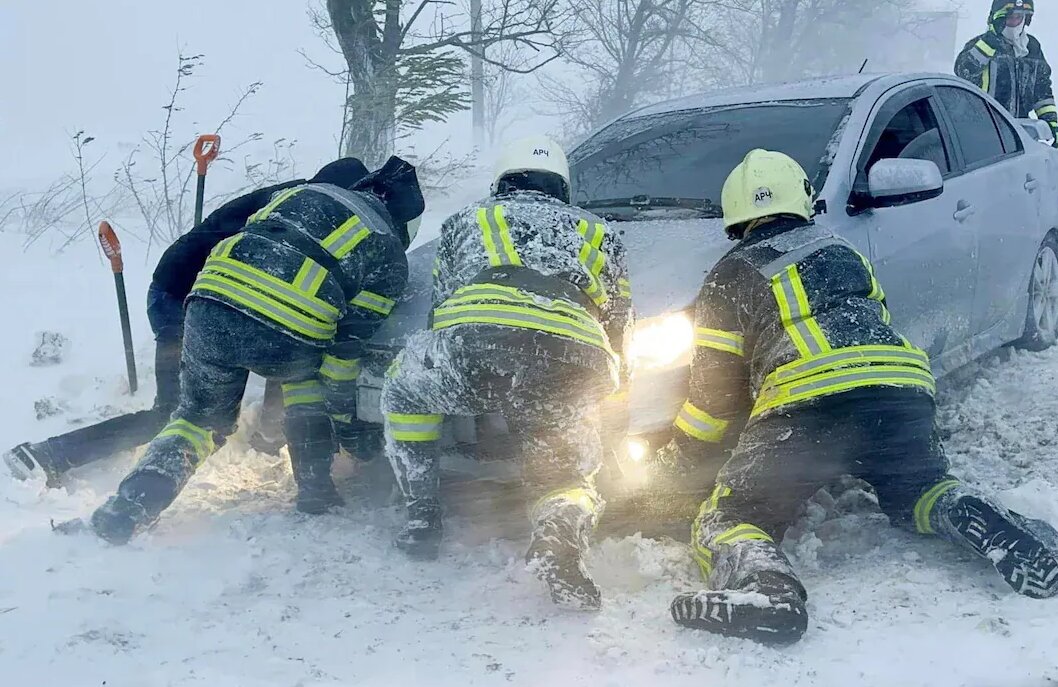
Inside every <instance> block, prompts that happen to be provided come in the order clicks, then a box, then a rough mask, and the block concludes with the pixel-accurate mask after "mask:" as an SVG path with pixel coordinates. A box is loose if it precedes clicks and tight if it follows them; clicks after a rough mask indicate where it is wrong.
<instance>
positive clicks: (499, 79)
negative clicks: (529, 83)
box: [482, 43, 532, 146]
mask: <svg viewBox="0 0 1058 687" xmlns="http://www.w3.org/2000/svg"><path fill="white" fill-rule="evenodd" d="M489 54H490V55H491V56H493V57H494V58H495V59H496V61H497V62H499V63H501V64H502V65H512V66H514V67H515V69H508V68H506V67H505V66H497V65H491V64H490V65H488V66H486V67H485V69H484V72H485V74H484V78H483V79H482V81H483V85H484V89H483V90H484V108H483V118H484V122H483V125H484V133H485V142H486V143H488V145H490V146H494V145H496V144H497V143H498V142H499V140H500V138H502V137H503V135H504V133H505V132H506V131H507V129H508V128H510V127H511V126H512V125H514V124H515V123H517V122H518V121H519V120H520V119H523V118H524V117H525V116H526V115H527V114H528V110H527V108H525V107H524V106H522V103H523V102H524V101H525V96H526V93H525V89H524V88H523V87H522V83H521V80H522V79H524V73H523V71H524V70H523V67H525V66H527V64H526V63H527V60H531V59H532V58H531V57H526V56H525V55H523V54H522V51H521V50H519V48H518V46H517V45H515V44H513V43H505V44H502V45H499V46H497V47H496V48H495V49H493V50H490V51H489Z"/></svg>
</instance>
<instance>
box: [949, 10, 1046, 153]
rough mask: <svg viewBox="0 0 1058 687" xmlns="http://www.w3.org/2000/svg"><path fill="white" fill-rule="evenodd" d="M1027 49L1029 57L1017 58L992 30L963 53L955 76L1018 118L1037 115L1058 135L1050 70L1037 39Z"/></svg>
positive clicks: (1001, 38)
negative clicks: (973, 86)
mask: <svg viewBox="0 0 1058 687" xmlns="http://www.w3.org/2000/svg"><path fill="white" fill-rule="evenodd" d="M1028 48H1029V54H1028V55H1026V56H1025V57H1017V56H1016V55H1015V53H1014V46H1013V45H1012V44H1011V43H1010V41H1008V40H1007V39H1006V38H1004V37H1003V36H1002V35H1001V34H998V33H996V32H995V30H989V31H988V32H986V33H983V34H981V35H980V36H978V37H976V38H974V39H973V40H971V41H970V42H969V43H967V44H966V47H964V48H963V49H962V52H961V53H959V57H958V58H957V59H956V60H955V74H956V75H957V76H960V77H962V78H963V79H966V80H967V81H969V82H970V83H972V84H974V85H975V86H978V87H980V88H981V90H983V91H985V92H986V93H988V94H989V95H991V96H992V97H993V98H995V99H996V100H998V101H999V103H1000V104H1001V105H1003V106H1004V107H1006V108H1007V110H1009V111H1010V113H1011V114H1012V115H1014V116H1015V117H1021V118H1024V117H1028V116H1029V113H1030V112H1034V113H1035V114H1036V117H1038V118H1039V119H1041V120H1043V121H1045V122H1047V123H1048V124H1049V125H1050V127H1051V131H1052V132H1058V108H1056V107H1055V102H1054V93H1053V91H1052V86H1051V66H1050V65H1049V64H1048V63H1047V59H1046V58H1045V57H1044V56H1043V49H1042V48H1041V47H1040V42H1039V41H1038V40H1036V38H1035V37H1033V36H1029V45H1028ZM1056 138H1058V137H1056Z"/></svg>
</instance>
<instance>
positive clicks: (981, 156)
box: [937, 86, 1006, 167]
mask: <svg viewBox="0 0 1058 687" xmlns="http://www.w3.org/2000/svg"><path fill="white" fill-rule="evenodd" d="M937 92H938V93H939V94H940V100H941V102H942V103H944V108H945V109H946V110H947V111H948V115H949V116H950V117H951V123H952V126H954V127H955V131H956V134H957V136H958V138H959V148H960V149H961V150H962V155H963V161H964V163H965V164H966V166H967V167H972V166H974V165H977V164H981V163H984V162H988V161H990V160H994V159H996V158H999V157H1002V156H1003V155H1005V154H1006V151H1005V150H1004V147H1003V140H1002V138H1001V137H1000V134H999V130H998V129H997V128H996V123H995V121H994V120H993V119H992V113H991V112H989V107H988V103H987V102H985V100H984V98H981V97H980V96H978V95H975V94H973V93H971V92H970V91H968V90H965V89H962V88H956V87H954V86H940V87H938V88H937Z"/></svg>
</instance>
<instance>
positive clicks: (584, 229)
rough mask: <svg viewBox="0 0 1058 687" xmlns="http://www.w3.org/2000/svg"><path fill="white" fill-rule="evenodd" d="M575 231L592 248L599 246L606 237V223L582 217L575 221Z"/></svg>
mask: <svg viewBox="0 0 1058 687" xmlns="http://www.w3.org/2000/svg"><path fill="white" fill-rule="evenodd" d="M577 232H578V233H579V234H580V235H581V236H583V237H584V240H585V241H586V242H587V243H588V245H590V246H591V247H592V248H601V247H602V242H603V239H605V238H606V225H605V224H601V223H599V222H594V223H591V222H588V220H586V219H582V220H580V221H579V222H577Z"/></svg>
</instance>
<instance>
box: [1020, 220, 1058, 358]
mask: <svg viewBox="0 0 1058 687" xmlns="http://www.w3.org/2000/svg"><path fill="white" fill-rule="evenodd" d="M1055 343H1058V238H1055V236H1054V234H1048V235H1047V238H1046V239H1044V240H1043V244H1042V245H1040V249H1039V251H1037V253H1036V259H1035V260H1034V261H1033V263H1032V276H1031V277H1029V307H1028V313H1027V315H1026V318H1025V334H1024V336H1022V337H1021V339H1020V340H1019V341H1018V343H1017V346H1018V348H1023V349H1026V350H1029V351H1042V350H1045V349H1047V348H1050V347H1051V346H1053V345H1054V344H1055Z"/></svg>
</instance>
